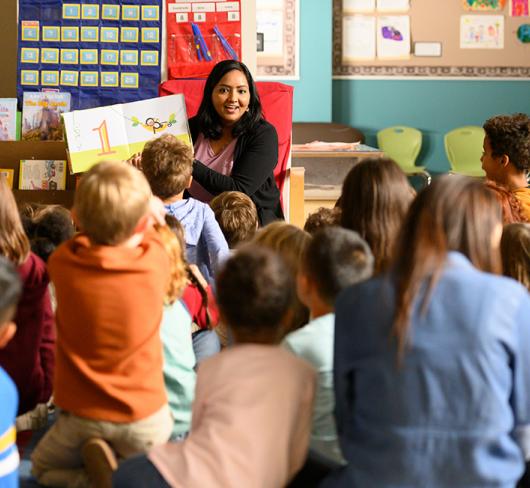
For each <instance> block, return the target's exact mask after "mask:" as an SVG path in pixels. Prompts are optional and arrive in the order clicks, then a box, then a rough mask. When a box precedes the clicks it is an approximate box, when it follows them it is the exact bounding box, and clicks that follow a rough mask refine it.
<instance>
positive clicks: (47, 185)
mask: <svg viewBox="0 0 530 488" xmlns="http://www.w3.org/2000/svg"><path fill="white" fill-rule="evenodd" d="M18 188H19V189H20V190H64V189H65V188H66V161H59V160H37V159H23V160H21V161H20V173H19V183H18Z"/></svg>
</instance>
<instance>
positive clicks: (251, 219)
mask: <svg viewBox="0 0 530 488" xmlns="http://www.w3.org/2000/svg"><path fill="white" fill-rule="evenodd" d="M210 207H211V208H212V210H213V213H214V214H215V219H216V220H217V222H218V223H219V227H221V230H222V231H223V234H224V236H225V238H226V242H227V243H228V246H229V247H230V249H234V248H235V247H236V246H237V245H238V244H240V243H242V242H246V241H249V240H250V239H251V238H252V237H253V236H254V234H255V233H256V230H257V228H258V211H257V210H256V205H254V202H253V201H252V200H251V199H250V197H249V196H248V195H245V194H244V193H241V192H239V191H225V192H223V193H221V194H220V195H217V196H216V197H215V198H214V199H212V201H211V202H210Z"/></svg>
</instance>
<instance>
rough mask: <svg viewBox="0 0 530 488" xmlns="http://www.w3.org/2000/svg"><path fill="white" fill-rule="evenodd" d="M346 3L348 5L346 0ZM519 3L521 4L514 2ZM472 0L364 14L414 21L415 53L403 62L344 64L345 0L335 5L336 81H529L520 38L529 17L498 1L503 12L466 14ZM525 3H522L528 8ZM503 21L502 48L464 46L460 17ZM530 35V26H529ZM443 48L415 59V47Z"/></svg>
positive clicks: (529, 53)
mask: <svg viewBox="0 0 530 488" xmlns="http://www.w3.org/2000/svg"><path fill="white" fill-rule="evenodd" d="M344 1H347V0H344ZM512 1H517V0H512ZM467 2H468V0H444V1H443V2H441V1H440V0H410V6H409V10H408V11H407V12H406V13H384V14H382V13H379V12H377V11H376V12H374V13H366V14H362V15H367V16H372V15H373V16H375V17H378V16H380V15H407V16H409V18H410V19H409V20H410V41H411V50H410V52H411V54H410V56H409V57H408V58H403V59H378V58H377V57H376V58H375V59H369V60H355V61H351V60H346V61H345V59H344V56H343V26H344V25H345V24H344V22H345V20H344V18H345V17H348V16H351V15H353V14H351V13H345V12H344V11H343V0H333V75H334V77H335V78H342V77H344V78H357V77H362V78H364V77H368V78H370V77H372V78H381V77H383V78H384V77H405V78H409V77H410V78H426V77H429V78H432V77H441V78H485V79H488V78H491V79H502V78H507V79H525V78H526V79H527V78H530V43H523V42H521V41H520V40H519V39H518V37H517V32H518V29H519V28H520V26H522V25H524V24H530V17H528V16H518V17H515V16H511V15H510V8H511V2H510V0H506V1H502V0H499V3H500V5H503V6H502V9H501V10H499V11H469V10H466V3H467ZM524 2H525V0H522V2H521V3H524ZM485 15H488V16H491V15H495V16H496V15H501V16H503V24H504V28H503V30H504V36H503V40H502V48H488V49H484V48H479V49H476V48H473V49H465V48H462V47H461V38H460V35H461V22H462V16H473V17H475V16H485ZM528 32H529V34H530V26H529V27H528ZM416 42H420V43H440V44H441V52H440V55H428V56H415V55H414V45H415V43H416Z"/></svg>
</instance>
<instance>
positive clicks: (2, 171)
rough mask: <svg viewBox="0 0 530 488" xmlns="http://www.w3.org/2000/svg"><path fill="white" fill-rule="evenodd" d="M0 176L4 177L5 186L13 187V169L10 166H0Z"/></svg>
mask: <svg viewBox="0 0 530 488" xmlns="http://www.w3.org/2000/svg"><path fill="white" fill-rule="evenodd" d="M0 178H5V180H6V181H7V186H9V188H13V180H14V179H15V170H14V169H11V168H0Z"/></svg>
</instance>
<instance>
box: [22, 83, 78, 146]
mask: <svg viewBox="0 0 530 488" xmlns="http://www.w3.org/2000/svg"><path fill="white" fill-rule="evenodd" d="M70 98H71V96H70V93H63V92H24V99H23V103H22V140H24V141H62V140H63V127H62V122H61V115H62V114H63V113H65V112H68V111H70Z"/></svg>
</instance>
